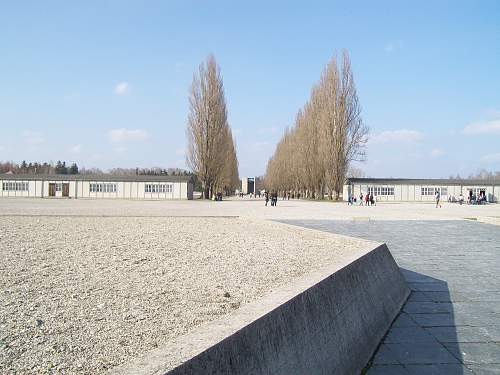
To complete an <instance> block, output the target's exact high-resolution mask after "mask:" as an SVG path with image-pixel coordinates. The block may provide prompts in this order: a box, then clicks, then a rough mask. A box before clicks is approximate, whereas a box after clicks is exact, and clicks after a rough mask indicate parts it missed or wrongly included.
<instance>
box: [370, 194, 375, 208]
mask: <svg viewBox="0 0 500 375" xmlns="http://www.w3.org/2000/svg"><path fill="white" fill-rule="evenodd" d="M370 204H371V205H372V206H375V199H374V198H373V193H371V194H370Z"/></svg>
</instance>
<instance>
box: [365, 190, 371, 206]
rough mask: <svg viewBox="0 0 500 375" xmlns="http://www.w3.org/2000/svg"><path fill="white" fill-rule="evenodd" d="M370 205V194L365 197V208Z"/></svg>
mask: <svg viewBox="0 0 500 375" xmlns="http://www.w3.org/2000/svg"><path fill="white" fill-rule="evenodd" d="M369 205H370V194H368V193H366V195H365V206H369Z"/></svg>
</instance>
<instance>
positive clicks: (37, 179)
mask: <svg viewBox="0 0 500 375" xmlns="http://www.w3.org/2000/svg"><path fill="white" fill-rule="evenodd" d="M0 187H1V189H0V197H33V198H35V197H36V198H110V199H112V198H121V199H193V182H192V179H191V177H189V176H149V175H145V176H107V175H23V174H0Z"/></svg>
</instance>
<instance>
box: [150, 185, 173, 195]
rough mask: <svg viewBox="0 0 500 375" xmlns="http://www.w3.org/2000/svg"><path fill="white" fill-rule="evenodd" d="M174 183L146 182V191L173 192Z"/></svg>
mask: <svg viewBox="0 0 500 375" xmlns="http://www.w3.org/2000/svg"><path fill="white" fill-rule="evenodd" d="M173 187H174V186H173V185H172V184H146V185H144V192H145V193H171V192H172V191H173Z"/></svg>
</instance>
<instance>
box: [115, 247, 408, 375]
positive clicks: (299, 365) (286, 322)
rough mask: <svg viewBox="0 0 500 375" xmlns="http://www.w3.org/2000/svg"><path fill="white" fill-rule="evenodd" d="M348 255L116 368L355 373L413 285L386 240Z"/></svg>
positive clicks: (267, 374) (126, 372) (129, 371)
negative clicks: (402, 271)
mask: <svg viewBox="0 0 500 375" xmlns="http://www.w3.org/2000/svg"><path fill="white" fill-rule="evenodd" d="M348 256H349V257H350V258H349V259H344V260H343V261H341V262H340V263H337V264H335V265H332V266H329V267H326V268H325V269H323V270H320V271H318V272H315V273H314V274H310V275H308V276H306V277H303V278H301V279H298V280H297V281H296V282H294V283H293V284H291V285H287V286H285V287H283V288H281V289H280V290H278V291H276V292H275V293H273V294H271V295H269V296H268V297H265V298H263V299H261V300H258V301H255V302H254V303H250V304H248V305H245V306H243V307H242V308H240V309H239V310H237V311H236V312H235V313H234V314H233V315H231V316H229V317H224V318H222V319H221V320H218V321H215V322H212V323H209V324H207V325H205V326H203V327H201V328H200V329H198V330H195V331H193V332H191V333H189V334H187V335H185V336H182V337H180V338H178V339H176V340H174V341H172V342H170V343H169V344H168V345H167V346H165V347H164V348H160V349H157V350H154V351H152V352H150V353H148V354H147V355H145V356H143V357H141V358H138V359H137V360H136V361H133V362H132V363H130V364H126V365H124V366H120V367H118V368H115V369H113V370H112V371H111V374H115V375H118V374H120V375H152V374H169V375H187V374H190V375H202V374H203V375H206V374H212V375H222V374H224V375H230V374H231V375H240V374H245V375H250V374H260V375H271V374H273V375H294V374H297V375H299V374H300V375H304V374H307V375H319V374H321V375H326V374H328V375H331V374H342V375H348V374H356V375H357V374H359V373H360V371H361V370H362V369H363V367H364V366H365V365H366V364H367V362H368V361H369V359H370V358H371V356H372V354H373V353H374V351H375V349H376V348H377V346H378V344H379V342H380V341H381V339H382V338H383V336H384V334H385V333H386V331H387V330H388V329H389V327H390V325H391V323H392V321H393V319H394V318H395V317H396V315H397V314H398V312H399V311H400V308H401V307H402V305H403V303H404V302H405V300H406V298H407V296H408V294H409V290H408V288H407V286H406V283H405V281H404V279H403V276H402V275H401V273H400V271H399V268H398V266H397V265H396V263H395V261H394V259H393V258H392V256H391V254H390V252H389V250H388V249H387V247H386V245H379V246H377V247H375V248H371V249H368V250H366V249H365V250H362V251H361V250H360V251H359V252H356V251H355V252H353V254H349V255H348Z"/></svg>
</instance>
